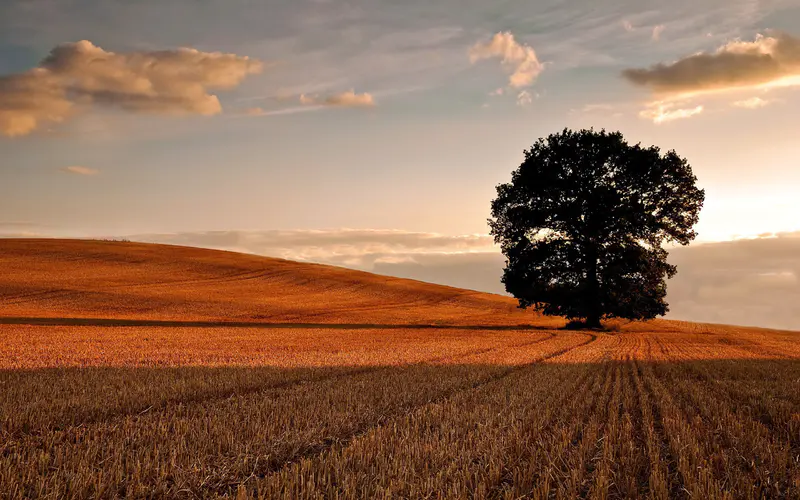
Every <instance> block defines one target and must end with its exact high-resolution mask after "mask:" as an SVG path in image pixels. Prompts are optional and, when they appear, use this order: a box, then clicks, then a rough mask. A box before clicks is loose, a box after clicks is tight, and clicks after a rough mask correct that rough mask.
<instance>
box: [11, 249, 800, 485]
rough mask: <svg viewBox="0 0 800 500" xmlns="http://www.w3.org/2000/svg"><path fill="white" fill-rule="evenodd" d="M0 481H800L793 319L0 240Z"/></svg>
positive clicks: (260, 262) (229, 258) (182, 253)
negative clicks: (609, 327) (591, 310)
mask: <svg viewBox="0 0 800 500" xmlns="http://www.w3.org/2000/svg"><path fill="white" fill-rule="evenodd" d="M0 264H2V268H3V270H4V273H3V275H2V276H0V498H30V497H35V498H116V497H133V498H209V497H225V496H227V497H235V498H250V497H261V498H386V497H392V498H397V497H400V498H576V497H581V498H800V342H798V341H799V340H800V334H798V333H794V332H778V331H770V330H762V329H754V328H739V327H732V326H717V325H700V324H694V323H685V322H676V321H654V322H649V323H618V324H616V325H613V326H614V328H613V331H609V332H574V331H567V330H563V329H561V327H562V326H563V321H560V320H557V319H553V318H542V317H539V316H537V315H535V314H533V313H530V312H523V311H519V310H517V309H516V308H515V302H514V301H513V300H511V299H508V298H504V297H500V296H495V295H489V294H483V293H478V292H472V291H466V290H458V289H454V288H448V287H441V286H436V285H430V284H425V283H419V282H414V281H408V280H401V279H396V278H386V277H381V276H375V275H371V274H367V273H359V272H355V271H349V270H344V269H338V268H332V267H326V266H317V265H309V264H301V263H294V262H289V261H282V260H276V259H267V258H262V257H255V256H248V255H241V254H234V253H228V252H217V251H209V250H198V249H188V248H180V247H168V246H158V245H143V244H135V243H120V242H97V241H68V240H61V241H59V240H0Z"/></svg>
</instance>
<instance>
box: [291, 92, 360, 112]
mask: <svg viewBox="0 0 800 500" xmlns="http://www.w3.org/2000/svg"><path fill="white" fill-rule="evenodd" d="M300 103H301V104H306V105H311V106H341V107H347V108H367V107H372V106H375V98H374V97H372V94H369V93H366V92H364V93H363V94H356V92H355V90H348V91H346V92H342V93H340V94H333V95H329V96H327V97H319V96H309V95H306V94H303V95H301V96H300Z"/></svg>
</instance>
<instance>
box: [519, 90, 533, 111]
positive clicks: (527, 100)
mask: <svg viewBox="0 0 800 500" xmlns="http://www.w3.org/2000/svg"><path fill="white" fill-rule="evenodd" d="M531 103H533V96H532V95H531V93H530V92H528V91H527V90H523V91H522V92H520V93H519V94H517V106H523V107H524V106H530V105H531Z"/></svg>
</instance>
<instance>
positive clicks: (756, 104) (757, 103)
mask: <svg viewBox="0 0 800 500" xmlns="http://www.w3.org/2000/svg"><path fill="white" fill-rule="evenodd" d="M770 102H771V101H767V100H764V99H762V98H760V97H751V98H750V99H743V100H741V101H735V102H734V103H733V105H734V106H736V107H737V108H745V109H758V108H763V107H764V106H767V105H769V104H770Z"/></svg>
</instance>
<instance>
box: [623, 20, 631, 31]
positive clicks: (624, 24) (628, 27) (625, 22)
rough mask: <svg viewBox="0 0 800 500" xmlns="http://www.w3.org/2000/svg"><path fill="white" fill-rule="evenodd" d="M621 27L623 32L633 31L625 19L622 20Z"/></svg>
mask: <svg viewBox="0 0 800 500" xmlns="http://www.w3.org/2000/svg"><path fill="white" fill-rule="evenodd" d="M622 27H623V28H624V29H625V31H628V32H630V31H633V30H634V27H633V24H632V23H631V22H630V21H628V20H627V19H623V21H622Z"/></svg>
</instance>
